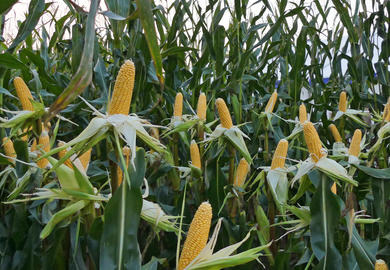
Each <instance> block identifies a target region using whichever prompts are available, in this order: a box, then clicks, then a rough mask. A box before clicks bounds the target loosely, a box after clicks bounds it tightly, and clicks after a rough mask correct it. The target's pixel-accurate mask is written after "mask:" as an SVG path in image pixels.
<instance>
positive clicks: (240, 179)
mask: <svg viewBox="0 0 390 270" xmlns="http://www.w3.org/2000/svg"><path fill="white" fill-rule="evenodd" d="M248 172H249V163H248V162H247V161H246V159H245V158H242V159H241V160H240V163H239V164H238V167H237V172H236V177H235V179H234V185H235V186H236V187H242V186H243V185H244V183H245V179H246V177H247V175H248Z"/></svg>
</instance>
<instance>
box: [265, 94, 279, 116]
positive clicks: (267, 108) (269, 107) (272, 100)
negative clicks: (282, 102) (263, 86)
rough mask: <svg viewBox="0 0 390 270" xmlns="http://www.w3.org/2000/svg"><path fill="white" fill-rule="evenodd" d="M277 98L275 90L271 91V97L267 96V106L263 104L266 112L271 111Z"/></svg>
mask: <svg viewBox="0 0 390 270" xmlns="http://www.w3.org/2000/svg"><path fill="white" fill-rule="evenodd" d="M277 98H278V93H277V92H276V91H275V92H273V93H272V95H271V97H270V98H269V100H268V103H267V106H265V112H266V113H272V112H273V111H274V107H275V104H276V99H277Z"/></svg>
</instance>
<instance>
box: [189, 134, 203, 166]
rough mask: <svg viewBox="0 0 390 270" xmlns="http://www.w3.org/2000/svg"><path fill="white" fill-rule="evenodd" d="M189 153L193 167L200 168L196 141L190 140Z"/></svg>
mask: <svg viewBox="0 0 390 270" xmlns="http://www.w3.org/2000/svg"><path fill="white" fill-rule="evenodd" d="M190 154H191V162H192V165H194V166H195V167H197V168H199V169H201V168H202V164H201V162H200V154H199V148H198V145H197V144H196V142H195V141H194V140H192V142H191V146H190Z"/></svg>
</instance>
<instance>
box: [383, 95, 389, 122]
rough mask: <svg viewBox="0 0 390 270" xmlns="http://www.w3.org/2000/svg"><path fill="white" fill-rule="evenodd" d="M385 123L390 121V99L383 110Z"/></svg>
mask: <svg viewBox="0 0 390 270" xmlns="http://www.w3.org/2000/svg"><path fill="white" fill-rule="evenodd" d="M383 121H385V122H389V121H390V97H389V99H388V100H387V103H386V105H385V109H384V110H383Z"/></svg>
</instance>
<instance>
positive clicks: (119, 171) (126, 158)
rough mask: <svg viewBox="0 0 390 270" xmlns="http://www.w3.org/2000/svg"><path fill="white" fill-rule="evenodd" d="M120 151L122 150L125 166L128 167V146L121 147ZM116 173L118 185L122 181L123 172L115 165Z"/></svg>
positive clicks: (129, 154)
mask: <svg viewBox="0 0 390 270" xmlns="http://www.w3.org/2000/svg"><path fill="white" fill-rule="evenodd" d="M122 152H123V156H124V158H125V160H126V167H129V162H130V156H131V151H130V148H129V147H127V146H125V147H123V149H122ZM116 173H117V175H118V187H119V186H120V185H121V184H122V181H123V172H122V169H121V167H119V166H117V171H116Z"/></svg>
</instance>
